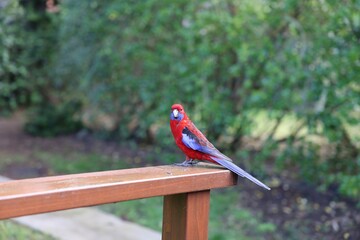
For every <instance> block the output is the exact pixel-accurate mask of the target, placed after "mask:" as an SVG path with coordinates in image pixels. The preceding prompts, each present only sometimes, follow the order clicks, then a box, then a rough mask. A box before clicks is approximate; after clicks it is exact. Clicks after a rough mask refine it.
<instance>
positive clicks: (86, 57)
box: [0, 0, 360, 197]
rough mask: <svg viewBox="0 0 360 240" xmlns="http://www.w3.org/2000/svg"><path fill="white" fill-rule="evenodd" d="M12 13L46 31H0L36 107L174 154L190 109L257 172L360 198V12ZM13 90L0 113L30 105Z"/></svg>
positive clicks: (175, 7) (150, 4) (298, 6)
mask: <svg viewBox="0 0 360 240" xmlns="http://www.w3.org/2000/svg"><path fill="white" fill-rule="evenodd" d="M9 2H11V3H12V4H14V6H13V7H12V8H11V9H12V10H11V11H10V10H9V11H8V12H7V13H6V15H5V16H6V17H11V18H13V19H15V20H16V19H20V20H19V21H25V22H27V23H29V22H32V21H35V20H34V19H38V20H39V21H35V22H36V24H35V25H37V26H43V27H36V28H30V27H24V26H21V24H20V25H19V24H10V23H6V24H5V30H2V31H7V34H6V36H7V38H11V37H12V38H13V39H14V40H12V42H13V45H11V44H10V45H9V44H8V45H6V44H4V43H3V44H2V45H4V46H5V45H6V46H7V47H5V49H6V51H7V52H9V53H11V52H12V51H13V49H14V48H19V49H20V50H21V54H20V55H19V56H23V58H24V59H25V60H24V62H18V61H19V60H18V59H17V58H16V59H15V57H11V56H15V55H11V54H9V53H7V55H9V56H10V57H9V58H8V59H10V60H7V61H5V60H6V58H4V56H6V54H2V56H3V57H2V58H3V60H2V61H3V62H4V63H6V64H7V65H6V66H7V67H6V68H4V67H2V68H1V69H2V70H1V72H0V74H1V76H10V75H11V76H12V78H13V79H15V81H16V85H14V89H23V88H24V87H23V85H22V84H24V80H26V87H25V89H32V88H34V89H36V91H34V92H35V93H34V92H33V91H28V92H29V93H31V95H33V94H35V96H38V99H40V100H39V101H40V102H41V101H49V99H50V101H51V102H53V103H54V104H58V102H69V101H72V100H74V99H75V100H77V101H81V102H82V106H83V111H87V110H91V111H93V110H96V111H93V112H96V113H97V114H99V113H100V115H101V114H106V115H107V116H112V118H113V120H114V121H115V122H116V124H115V125H116V127H115V128H114V129H112V132H113V134H114V135H116V136H118V137H119V138H121V139H136V140H138V141H145V142H148V143H154V142H157V143H159V144H162V145H169V144H172V139H171V136H170V135H169V131H168V123H167V121H168V119H167V116H168V111H169V110H168V109H169V107H170V105H171V104H172V103H174V102H181V103H183V104H184V105H185V107H186V109H187V111H188V113H189V115H190V116H191V118H192V119H193V120H194V122H196V123H197V125H198V127H199V128H200V129H202V130H204V131H205V132H206V133H207V136H208V138H209V139H211V140H212V141H214V142H216V145H217V146H219V147H220V148H222V149H224V150H229V151H233V152H237V154H238V156H240V157H243V158H245V159H243V160H244V162H245V163H247V162H248V161H246V159H247V157H249V156H252V155H251V154H252V151H253V150H256V152H257V153H258V154H256V155H255V156H254V157H253V158H254V160H255V164H254V163H253V164H252V166H253V167H254V166H264V165H265V164H264V163H263V161H264V160H265V159H269V157H271V158H274V161H275V166H276V169H277V170H278V171H281V170H282V169H284V168H289V167H291V168H295V170H296V171H294V173H295V172H298V173H299V175H300V176H303V177H305V179H307V180H309V181H317V182H320V183H322V184H324V185H326V186H327V185H330V184H339V186H340V190H341V191H342V192H343V193H345V194H347V195H350V196H353V197H357V196H359V195H360V193H359V186H360V180H359V174H360V173H359V172H360V160H359V159H360V157H359V130H358V129H359V118H360V116H359V106H360V97H359V96H360V94H359V92H360V85H359V80H358V78H359V77H358V76H359V74H360V60H359V53H360V44H359V41H360V3H359V1H356V0H351V1H347V2H340V1H317V0H310V1H295V0H276V1H265V0H252V1H205V0H202V1H194V2H193V1H190V2H189V1H184V0H177V1H172V2H159V1H155V0H146V1H105V2H104V1H97V0H92V1H69V0H63V1H61V2H60V11H59V12H58V13H51V14H50V13H46V12H45V11H40V10H39V8H34V7H33V6H32V7H31V6H29V5H22V6H20V5H19V4H18V2H17V1H15V0H13V1H9ZM35 2H37V1H35ZM16 4H17V5H16ZM15 5H16V6H15ZM34 9H35V10H36V9H37V11H34ZM15 10H16V11H15ZM30 13H31V14H30ZM31 16H32V17H33V18H32V17H31ZM34 16H36V17H34ZM24 19H25V20H24ZM40 19H41V21H40ZM25 26H27V25H26V24H25ZM24 31H25V33H26V34H27V35H26V36H27V37H26V38H24ZM2 34H3V35H4V33H2ZM25 40H26V41H25ZM1 41H3V42H5V40H1ZM14 44H15V45H14ZM17 45H19V47H14V46H17ZM2 47H3V46H2ZM6 51H5V53H6ZM4 59H5V60H4ZM10 63H11V64H13V65H14V66H15V69H16V71H15V70H11V69H13V68H10V67H9V65H10ZM45 63H46V64H45ZM2 65H3V64H2ZM30 69H31V71H30ZM3 79H6V78H2V80H1V84H2V86H1V87H2V90H1V94H2V97H1V99H2V100H0V101H2V104H4V103H5V104H12V105H16V104H17V103H19V102H21V101H20V99H15V100H12V101H13V102H15V103H16V104H14V103H11V101H10V100H9V97H8V96H9V90H7V92H6V91H3V90H5V89H9V87H8V85H9V84H8V82H6V81H8V80H6V81H3ZM8 79H9V77H8ZM30 83H31V84H30ZM4 84H5V85H6V84H7V85H6V86H7V88H5V87H3V86H5V85H4ZM4 94H7V95H6V98H4V97H3V95H4ZM16 96H17V95H16ZM54 98H55V100H54ZM4 99H5V101H4ZM260 115H264V116H263V117H262V118H261V120H260V123H261V124H262V125H263V126H264V129H265V130H264V131H260V132H259V131H258V129H259V124H257V123H259V121H255V120H256V119H258V116H260ZM289 116H291V119H292V120H291V121H289ZM284 125H287V126H288V127H287V130H286V131H282V129H283V128H284ZM49 126H51V124H49ZM280 132H283V134H280ZM255 133H257V134H255ZM279 135H281V137H279ZM250 138H251V139H255V140H256V141H257V142H259V143H260V145H259V144H257V146H256V147H253V146H250V148H249V146H248V145H249V139H250ZM239 149H242V150H239ZM244 156H246V157H244ZM248 168H249V166H248Z"/></svg>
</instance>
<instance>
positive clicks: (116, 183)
mask: <svg viewBox="0 0 360 240" xmlns="http://www.w3.org/2000/svg"><path fill="white" fill-rule="evenodd" d="M236 182H237V177H236V175H235V174H232V173H231V172H230V171H228V170H225V169H223V168H220V167H217V166H213V165H208V164H198V165H197V166H196V167H179V166H158V167H144V168H133V169H123V170H114V171H103V172H93V173H82V174H71V175H62V176H52V177H41V178H33V179H24V180H13V181H9V182H4V183H0V219H7V218H12V217H18V216H24V215H31V214H37V213H45V212H51V211H58V210H65V209H71V208H78V207H85V206H93V205H99V204H105V203H113V202H120V201H127V200H133V199H140V198H148V197H155V196H165V197H164V213H163V239H207V224H208V214H209V213H208V211H209V210H208V208H209V199H210V190H211V189H213V188H222V187H228V186H232V185H236Z"/></svg>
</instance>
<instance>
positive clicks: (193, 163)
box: [174, 159, 199, 167]
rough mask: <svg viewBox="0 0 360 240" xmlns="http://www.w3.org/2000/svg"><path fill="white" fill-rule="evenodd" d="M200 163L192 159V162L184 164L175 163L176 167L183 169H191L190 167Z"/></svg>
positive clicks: (186, 161) (187, 161)
mask: <svg viewBox="0 0 360 240" xmlns="http://www.w3.org/2000/svg"><path fill="white" fill-rule="evenodd" d="M198 162H199V161H197V160H193V159H190V160H185V161H184V162H182V163H175V164H174V165H176V166H181V167H190V166H194V165H196V164H197V163H198Z"/></svg>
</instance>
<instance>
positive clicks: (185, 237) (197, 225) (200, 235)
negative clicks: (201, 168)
mask: <svg viewBox="0 0 360 240" xmlns="http://www.w3.org/2000/svg"><path fill="white" fill-rule="evenodd" d="M209 206H210V190H205V191H199V192H189V193H181V194H174V195H168V196H164V212H163V227H162V239H163V240H207V239H208V223H209Z"/></svg>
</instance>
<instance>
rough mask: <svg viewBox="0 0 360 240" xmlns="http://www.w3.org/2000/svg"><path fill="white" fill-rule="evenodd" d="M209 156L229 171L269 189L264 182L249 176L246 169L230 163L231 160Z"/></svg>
mask: <svg viewBox="0 0 360 240" xmlns="http://www.w3.org/2000/svg"><path fill="white" fill-rule="evenodd" d="M211 158H212V160H214V161H215V162H217V163H218V164H220V165H221V166H223V167H225V168H227V169H229V170H230V171H232V172H234V173H236V174H237V175H239V176H240V177H245V178H247V179H249V180H250V181H252V182H253V183H255V184H257V185H258V186H260V187H263V188H265V189H267V190H270V188H269V187H268V186H266V185H265V184H264V183H262V182H260V181H259V180H257V179H256V178H255V177H253V176H251V175H250V174H249V173H247V172H246V171H244V170H243V169H241V168H240V167H238V166H236V165H235V164H234V163H232V162H230V161H228V160H225V159H221V158H218V157H214V156H212V157H211Z"/></svg>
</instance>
